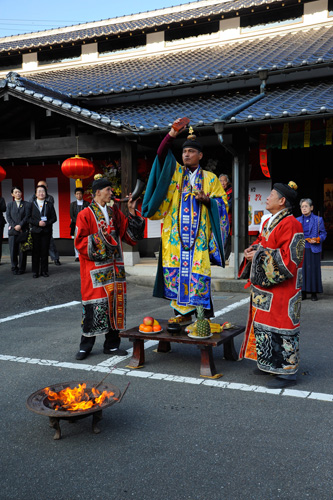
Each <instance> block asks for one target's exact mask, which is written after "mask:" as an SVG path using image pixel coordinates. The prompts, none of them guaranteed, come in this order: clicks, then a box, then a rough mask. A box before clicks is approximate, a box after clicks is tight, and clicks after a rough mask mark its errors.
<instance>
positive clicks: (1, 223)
mask: <svg viewBox="0 0 333 500" xmlns="http://www.w3.org/2000/svg"><path fill="white" fill-rule="evenodd" d="M3 212H6V202H5V199H4V198H3V197H2V196H0V264H1V257H2V239H3V228H4V227H5V224H6V219H5V218H4V216H3V215H2V214H3Z"/></svg>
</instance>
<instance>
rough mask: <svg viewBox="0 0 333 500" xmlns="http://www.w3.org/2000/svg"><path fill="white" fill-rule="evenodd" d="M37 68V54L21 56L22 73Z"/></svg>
mask: <svg viewBox="0 0 333 500" xmlns="http://www.w3.org/2000/svg"><path fill="white" fill-rule="evenodd" d="M37 68H38V59H37V52H31V53H29V54H23V56H22V69H23V70H24V71H32V70H34V69H37Z"/></svg>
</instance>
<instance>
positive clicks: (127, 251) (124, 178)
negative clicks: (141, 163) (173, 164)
mask: <svg viewBox="0 0 333 500" xmlns="http://www.w3.org/2000/svg"><path fill="white" fill-rule="evenodd" d="M136 160H137V144H136V142H128V141H123V142H122V143H121V159H120V163H121V197H122V198H124V197H125V196H126V195H128V194H129V193H131V192H132V191H133V189H134V186H135V183H136V178H137V161H136ZM121 209H122V211H123V212H124V214H125V215H128V209H127V205H126V203H122V204H121ZM123 250H124V263H125V266H126V265H127V266H134V265H135V264H138V263H139V262H140V254H139V251H138V250H137V247H131V246H130V245H127V244H126V243H124V242H123Z"/></svg>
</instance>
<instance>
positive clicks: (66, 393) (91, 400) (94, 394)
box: [44, 383, 118, 411]
mask: <svg viewBox="0 0 333 500" xmlns="http://www.w3.org/2000/svg"><path fill="white" fill-rule="evenodd" d="M86 387H87V384H85V383H83V384H79V386H78V387H74V388H73V389H71V388H70V387H66V388H65V389H62V390H61V391H59V392H54V391H52V390H51V389H50V388H49V387H45V389H44V393H45V395H46V396H47V398H48V400H49V401H51V403H52V409H53V410H60V411H61V410H68V411H83V410H89V408H92V407H93V406H101V405H102V404H103V402H104V401H105V400H106V399H110V398H111V397H113V396H114V392H112V391H103V392H102V393H100V392H99V391H98V390H97V389H95V388H94V387H92V389H91V390H88V391H86ZM113 399H114V400H117V399H118V398H116V397H113Z"/></svg>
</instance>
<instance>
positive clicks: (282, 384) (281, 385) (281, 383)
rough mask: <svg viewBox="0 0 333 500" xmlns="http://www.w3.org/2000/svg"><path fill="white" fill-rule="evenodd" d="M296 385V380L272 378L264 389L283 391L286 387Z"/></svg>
mask: <svg viewBox="0 0 333 500" xmlns="http://www.w3.org/2000/svg"><path fill="white" fill-rule="evenodd" d="M296 384H297V380H296V379H290V378H281V377H279V376H277V377H275V378H273V380H270V381H269V382H267V384H266V387H268V388H269V389H285V388H286V387H292V386H293V385H296Z"/></svg>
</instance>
